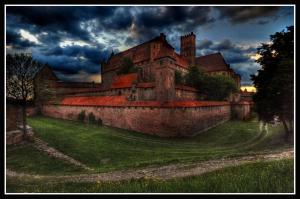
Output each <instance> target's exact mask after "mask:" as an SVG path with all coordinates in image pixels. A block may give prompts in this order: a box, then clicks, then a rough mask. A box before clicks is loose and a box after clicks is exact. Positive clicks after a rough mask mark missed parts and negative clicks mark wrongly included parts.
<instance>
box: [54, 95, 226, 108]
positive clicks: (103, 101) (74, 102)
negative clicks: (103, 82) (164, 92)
mask: <svg viewBox="0 0 300 199" xmlns="http://www.w3.org/2000/svg"><path fill="white" fill-rule="evenodd" d="M60 104H61V105H71V106H119V107H122V106H140V107H143V106H144V107H162V108H175V107H201V106H222V105H229V103H228V102H219V101H172V102H167V103H164V104H161V103H160V102H159V101H127V100H126V97H125V96H97V97H96V96H93V97H66V98H64V99H63V100H62V101H61V103H60Z"/></svg>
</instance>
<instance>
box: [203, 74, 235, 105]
mask: <svg viewBox="0 0 300 199" xmlns="http://www.w3.org/2000/svg"><path fill="white" fill-rule="evenodd" d="M199 91H200V95H201V94H202V95H204V96H205V99H206V100H219V101H221V100H225V99H226V98H227V97H228V96H229V95H230V94H231V93H234V92H237V91H238V88H237V85H236V83H235V81H234V80H233V79H232V78H230V77H228V76H225V75H214V76H208V75H202V78H201V80H200V85H199Z"/></svg>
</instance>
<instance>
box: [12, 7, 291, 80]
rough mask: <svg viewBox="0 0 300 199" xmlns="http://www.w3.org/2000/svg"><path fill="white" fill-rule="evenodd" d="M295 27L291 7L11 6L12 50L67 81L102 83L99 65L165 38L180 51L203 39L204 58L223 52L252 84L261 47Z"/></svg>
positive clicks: (199, 44)
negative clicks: (187, 42)
mask: <svg viewBox="0 0 300 199" xmlns="http://www.w3.org/2000/svg"><path fill="white" fill-rule="evenodd" d="M293 24H294V8H293V7H292V6H260V7H258V6H252V7H250V6H247V7H245V6H244V7H240V6H231V7H229V6H226V7H224V6H223V7H222V6H214V7H211V6H210V7H208V6H126V7H124V6H25V7H24V6H7V7H6V51H7V53H15V52H17V53H18V52H28V53H32V56H33V58H34V59H36V60H38V61H40V62H43V63H48V64H49V65H50V66H51V67H52V68H53V70H54V72H55V73H56V74H57V76H58V77H59V78H60V79H62V80H64V81H97V80H98V79H99V74H100V73H101V66H100V61H101V60H105V59H107V58H108V56H109V55H110V54H111V52H112V50H113V51H114V52H119V51H123V50H126V49H128V48H130V47H133V46H135V45H138V44H140V43H141V42H145V41H147V40H150V39H152V38H153V37H155V36H157V35H159V33H161V32H163V33H165V34H166V36H167V40H168V42H169V43H170V44H171V45H172V46H173V47H174V48H175V49H176V51H177V52H179V47H180V36H181V35H184V34H187V33H189V32H192V31H193V32H194V33H195V34H196V45H197V56H201V55H207V54H210V53H215V52H221V53H222V54H223V55H224V57H225V60H226V61H227V62H228V63H229V64H230V65H231V67H232V68H233V69H234V70H235V71H236V72H237V73H239V74H240V75H241V77H242V85H251V81H250V77H249V75H250V74H254V73H255V72H256V70H257V69H259V68H260V66H259V65H258V64H257V63H255V59H256V58H257V56H256V51H257V47H258V46H259V45H260V44H261V43H266V42H268V41H269V36H270V35H271V34H274V33H275V32H278V31H282V30H283V29H285V28H286V26H290V25H293Z"/></svg>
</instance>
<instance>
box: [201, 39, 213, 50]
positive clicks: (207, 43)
mask: <svg viewBox="0 0 300 199" xmlns="http://www.w3.org/2000/svg"><path fill="white" fill-rule="evenodd" d="M212 44H213V42H212V41H210V40H208V39H204V40H201V41H200V42H199V44H197V48H198V49H203V48H209V47H210V46H211V45H212Z"/></svg>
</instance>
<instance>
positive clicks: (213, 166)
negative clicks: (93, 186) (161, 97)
mask: <svg viewBox="0 0 300 199" xmlns="http://www.w3.org/2000/svg"><path fill="white" fill-rule="evenodd" d="M293 157H294V151H293V149H288V150H284V151H280V152H277V153H268V154H258V155H249V156H243V157H237V158H230V159H219V160H209V161H204V162H199V163H194V164H173V165H167V166H162V167H152V168H150V167H149V168H144V169H135V170H124V171H113V172H108V173H99V174H79V175H68V176H67V175H65V176H46V175H45V176H42V175H30V174H25V173H17V172H14V171H11V170H9V169H6V176H9V177H17V178H22V179H24V180H25V179H26V180H48V181H54V182H99V181H104V182H107V181H120V180H130V179H140V178H154V179H172V178H177V177H186V176H195V175H201V174H203V173H207V172H211V171H214V170H217V169H221V168H225V167H230V166H238V165H242V164H245V163H250V162H257V161H271V160H280V159H284V158H293Z"/></svg>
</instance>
